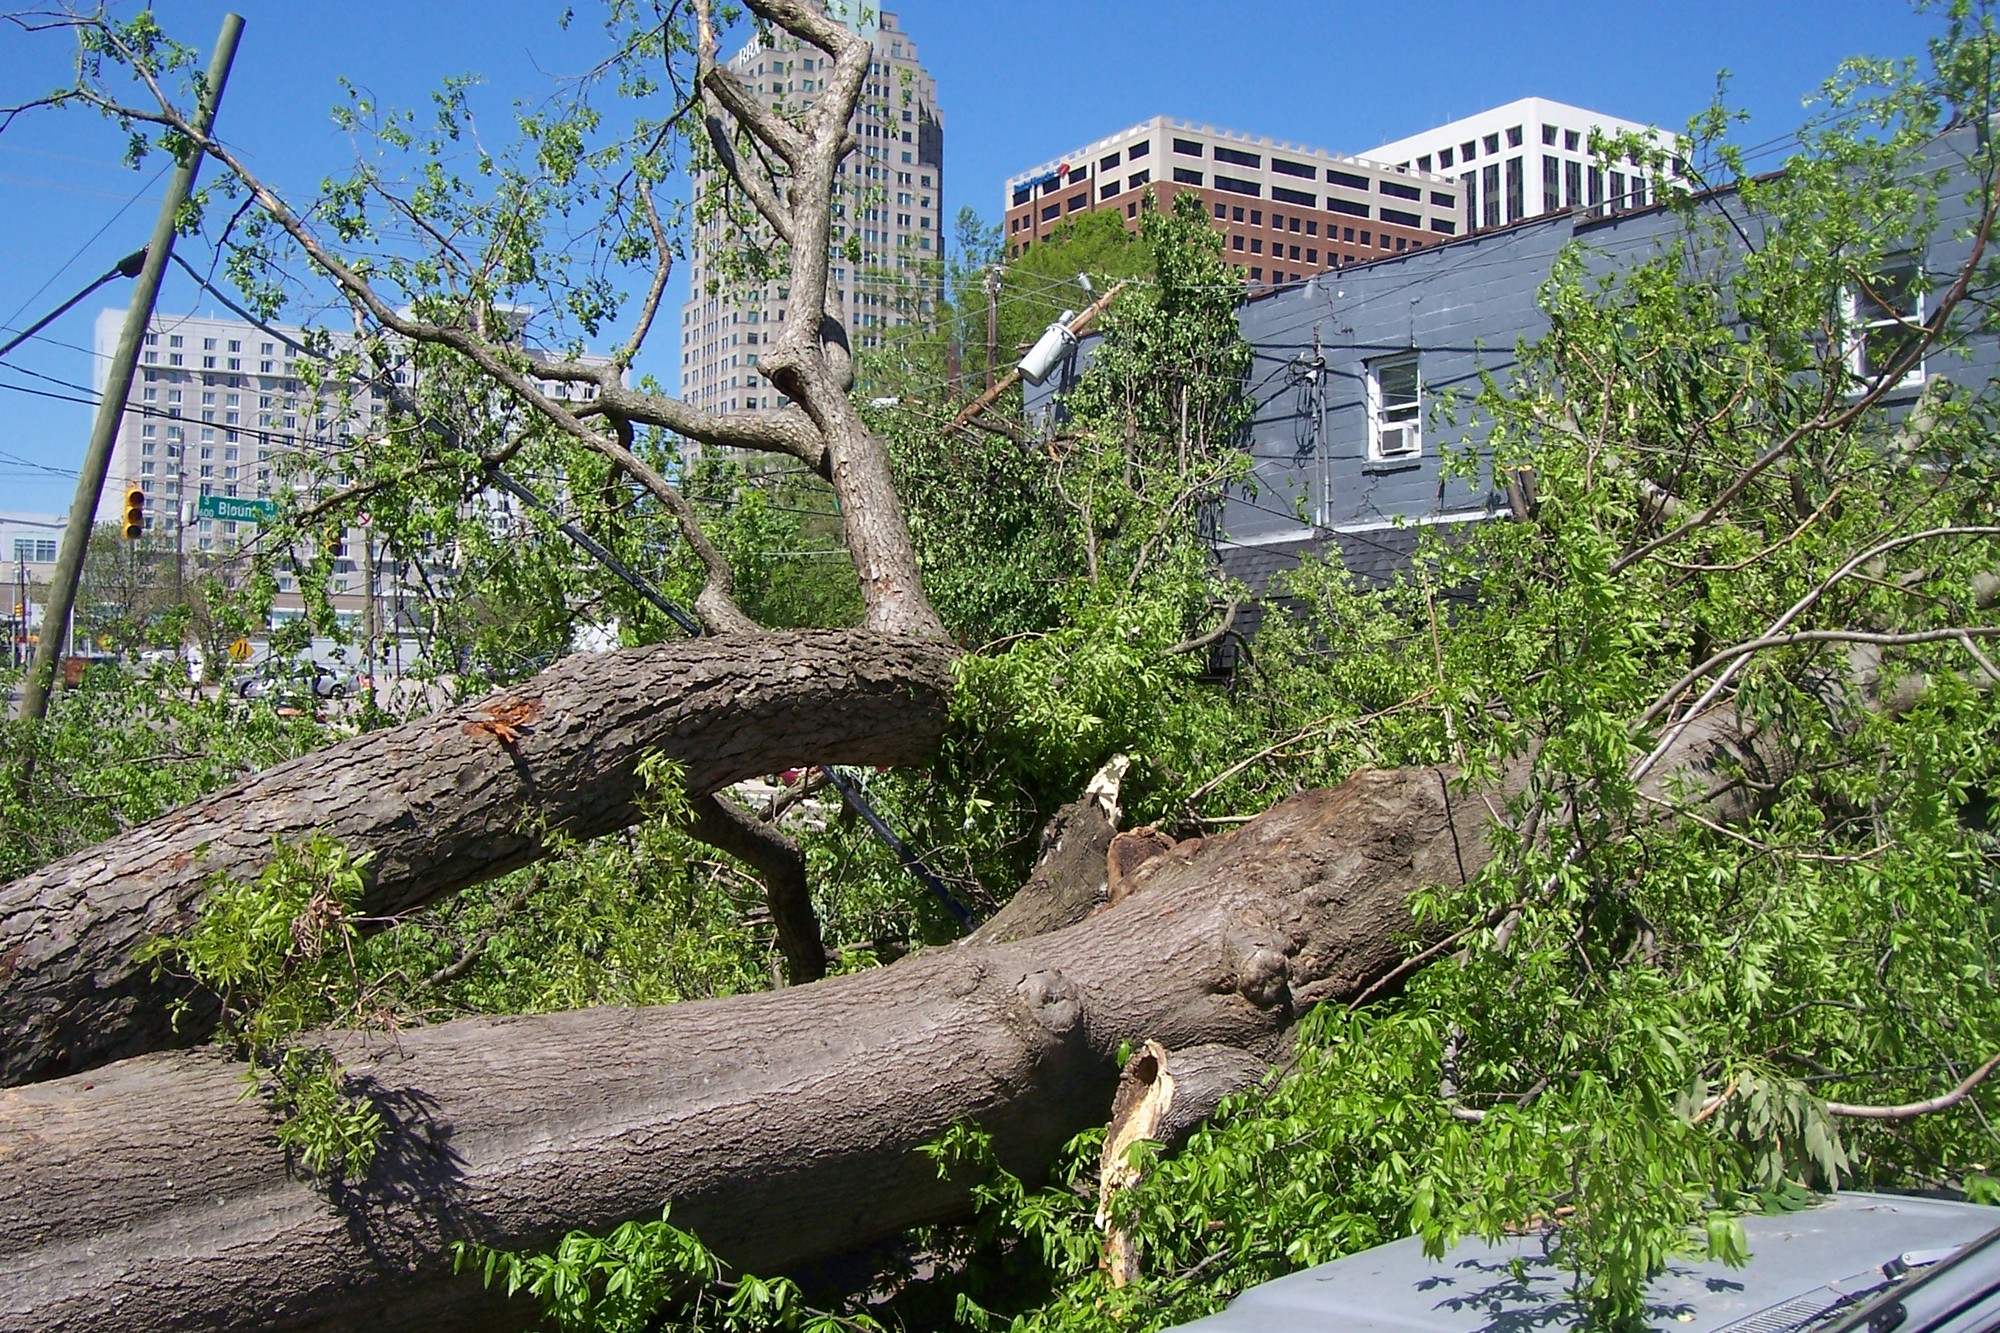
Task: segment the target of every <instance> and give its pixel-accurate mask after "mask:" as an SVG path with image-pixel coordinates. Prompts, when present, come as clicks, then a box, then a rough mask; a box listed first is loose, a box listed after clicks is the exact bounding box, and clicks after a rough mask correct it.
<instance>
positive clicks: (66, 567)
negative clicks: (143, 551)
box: [21, 14, 243, 720]
mask: <svg viewBox="0 0 2000 1333" xmlns="http://www.w3.org/2000/svg"><path fill="white" fill-rule="evenodd" d="M242 32H243V19H242V17H241V16H240V15H237V14H224V15H223V16H222V32H221V35H219V36H218V37H217V38H216V39H215V55H214V57H213V58H212V59H211V60H210V61H209V64H208V82H207V83H206V84H205V85H204V86H203V89H202V97H201V102H200V104H199V105H198V106H197V107H196V108H195V113H194V127H195V129H196V130H197V131H199V132H200V133H201V134H203V135H206V134H207V133H208V131H209V127H210V126H212V125H213V124H214V123H215V108H216V106H217V105H218V104H219V103H220V102H221V101H222V86H223V84H224V83H226V82H228V80H229V66H230V63H231V62H232V61H233V60H234V59H235V58H236V41H237V38H238V37H240V36H241V35H242ZM201 158H202V153H201V150H200V149H198V148H197V149H193V150H191V151H190V152H189V155H188V160H187V161H185V162H183V163H181V164H180V165H179V166H178V167H176V168H175V169H174V173H173V175H172V177H171V178H170V179H169V180H168V182H167V197H166V199H165V200H163V201H162V202H161V204H160V216H159V218H158V220H157V221H155V222H154V224H153V239H152V240H151V241H149V242H147V244H146V262H145V264H144V265H142V266H141V268H140V269H139V278H138V283H137V285H136V286H135V287H134V288H133V290H132V303H131V305H129V306H127V307H126V309H125V325H124V327H123V328H122V329H120V330H119V333H118V349H117V351H116V352H114V353H113V354H112V357H111V366H110V369H109V373H108V374H107V375H106V376H105V380H104V396H103V397H102V398H100V399H99V400H98V403H97V419H96V421H95V423H94V424H93V425H92V426H91V430H90V444H89V446H88V448H86V449H85V450H84V455H83V467H82V468H81V469H80V471H79V473H78V476H77V479H76V498H75V499H74V500H73V501H71V502H70V507H69V522H68V524H66V525H65V526H64V528H63V534H62V549H61V550H60V551H58V552H57V554H56V569H55V574H54V575H53V576H52V577H51V578H50V580H49V596H48V603H47V606H46V607H45V609H44V610H43V613H42V633H41V634H40V635H39V636H38V637H37V638H36V640H35V660H34V665H33V666H31V667H30V668H29V670H28V679H27V681H26V683H25V684H24V685H23V687H22V691H21V716H22V717H23V718H24V719H28V718H32V719H36V720H40V719H41V718H43V717H45V716H47V714H48V709H49V691H50V690H52V689H53V688H54V687H55V676H56V659H57V658H58V657H59V656H60V655H61V652H62V639H63V636H62V633H61V627H62V626H64V625H67V624H68V623H69V617H70V612H71V611H72V610H73V609H74V608H75V606H76V585H77V581H78V579H79V578H80V577H81V576H82V574H83V554H84V551H85V550H87V549H88V548H89V546H90V530H91V528H92V527H93V526H94V525H95V523H96V520H97V504H98V500H99V499H100V498H101V497H102V496H103V494H104V476H105V474H106V473H107V472H109V471H110V470H111V446H112V444H113V443H114V442H116V440H117V438H118V427H119V423H120V422H122V421H123V420H124V417H125V402H126V400H127V399H128V398H129V397H131V394H132V374H133V369H134V367H135V366H137V365H138V362H139V349H140V347H141V346H143V345H144V343H145V341H146V325H147V323H148V322H149V321H151V319H152V318H153V304H154V302H155V301H157V300H158V299H159V295H160V279H161V277H162V276H164V275H165V273H166V268H167V257H168V255H170V254H171V253H172V252H173V247H174V231H175V223H176V221H177V220H178V219H179V216H180V211H181V209H182V207H183V206H185V205H186V203H187V200H188V196H189V195H190V194H192V193H193V192H194V179H195V175H196V173H197V172H198V171H200V169H201ZM176 504H177V505H178V497H176ZM174 517H175V519H176V521H178V520H179V518H180V514H179V512H178V509H177V510H176V512H175V515H174ZM51 627H54V628H55V629H56V630H57V632H56V633H54V634H51V633H50V632H49V630H50V628H51Z"/></svg>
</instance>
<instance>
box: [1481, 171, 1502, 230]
mask: <svg viewBox="0 0 2000 1333" xmlns="http://www.w3.org/2000/svg"><path fill="white" fill-rule="evenodd" d="M1479 190H1480V195H1481V201H1480V210H1479V218H1480V222H1481V224H1482V225H1484V226H1488V227H1497V226H1499V225H1500V164H1499V163H1498V162H1488V163H1487V164H1486V171H1485V173H1484V175H1483V176H1482V177H1481V178H1480V182H1479Z"/></svg>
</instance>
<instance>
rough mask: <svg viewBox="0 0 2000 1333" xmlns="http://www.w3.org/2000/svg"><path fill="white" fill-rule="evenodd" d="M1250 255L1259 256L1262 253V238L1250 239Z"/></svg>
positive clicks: (1254, 237)
mask: <svg viewBox="0 0 2000 1333" xmlns="http://www.w3.org/2000/svg"><path fill="white" fill-rule="evenodd" d="M1250 253H1251V254H1253V255H1261V254H1263V253H1264V242H1263V240H1262V238H1260V237H1256V236H1253V237H1251V238H1250Z"/></svg>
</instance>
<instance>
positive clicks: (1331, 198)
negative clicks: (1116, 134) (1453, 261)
mask: <svg viewBox="0 0 2000 1333" xmlns="http://www.w3.org/2000/svg"><path fill="white" fill-rule="evenodd" d="M1174 183H1175V184H1176V185H1193V186H1200V185H1202V184H1203V180H1202V173H1201V172H1199V171H1196V170H1194V169H1193V168H1192V167H1175V168H1174ZM1126 188H1128V189H1129V188H1131V187H1130V186H1129V185H1128V186H1127V187H1126ZM1214 188H1215V189H1217V190H1221V191H1223V192H1225V193H1228V194H1240V195H1244V196H1246V197H1248V198H1251V199H1261V198H1262V197H1263V195H1264V187H1263V186H1261V185H1259V184H1257V183H1256V182H1255V181H1246V180H1242V179H1240V178H1238V177H1235V176H1225V175H1223V174H1222V173H1221V172H1217V173H1215V176H1214ZM1077 197H1078V198H1079V199H1080V198H1084V197H1086V196H1083V195H1079V196H1077ZM1400 197H1403V198H1408V199H1414V200H1417V201H1418V202H1422V200H1423V197H1424V194H1423V191H1421V190H1414V189H1413V190H1411V191H1410V192H1409V193H1408V194H1407V195H1403V196H1400ZM1271 198H1272V199H1273V200H1275V201H1276V202H1278V203H1281V204H1297V205H1299V206H1300V207H1302V208H1318V207H1320V196H1319V195H1316V194H1308V193H1306V192H1305V191H1304V190H1293V189H1289V188H1287V187H1285V186H1282V185H1274V186H1272V187H1271ZM1431 203H1432V204H1433V205H1434V206H1437V207H1441V208H1451V207H1453V206H1455V205H1456V204H1457V203H1458V200H1457V199H1456V198H1454V197H1453V196H1452V195H1450V194H1448V193H1445V192H1443V191H1434V192H1432V194H1431ZM1071 204H1072V206H1075V200H1072V201H1071ZM1325 207H1326V211H1327V212H1329V213H1339V214H1342V215H1343V216H1346V217H1356V218H1365V217H1374V216H1379V217H1380V218H1381V219H1382V220H1383V221H1384V222H1395V223H1400V224H1401V225H1403V226H1406V227H1421V226H1423V225H1424V223H1423V219H1422V217H1421V216H1419V215H1418V214H1415V213H1411V212H1409V211H1408V210H1407V209H1397V208H1391V207H1390V206H1389V205H1387V204H1382V205H1380V206H1379V210H1378V209H1377V208H1374V207H1371V206H1370V205H1368V204H1366V203H1363V202H1361V201H1360V200H1358V199H1342V198H1340V197H1339V196H1338V195H1331V194H1330V195H1327V196H1326V197H1325ZM1053 216H1055V214H1054V213H1052V212H1050V211H1049V210H1048V209H1046V208H1045V209H1043V210H1042V217H1043V220H1044V221H1046V220H1047V219H1049V218H1051V217H1053Z"/></svg>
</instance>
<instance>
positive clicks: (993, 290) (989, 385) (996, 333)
mask: <svg viewBox="0 0 2000 1333" xmlns="http://www.w3.org/2000/svg"><path fill="white" fill-rule="evenodd" d="M999 359H1000V270H999V269H997V268H990V269H988V270H986V392H988V393H992V392H993V366H994V363H995V362H997V361H998V360H999Z"/></svg>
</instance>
